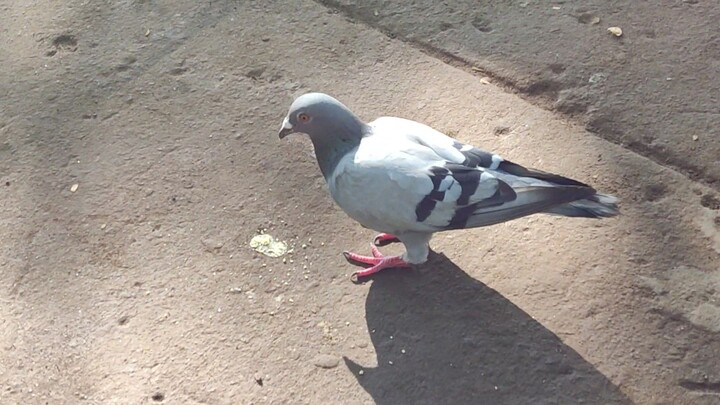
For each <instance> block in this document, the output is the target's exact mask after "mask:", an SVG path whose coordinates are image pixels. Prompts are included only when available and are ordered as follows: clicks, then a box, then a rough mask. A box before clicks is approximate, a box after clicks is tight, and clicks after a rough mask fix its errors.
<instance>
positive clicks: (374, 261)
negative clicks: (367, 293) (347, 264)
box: [343, 245, 410, 279]
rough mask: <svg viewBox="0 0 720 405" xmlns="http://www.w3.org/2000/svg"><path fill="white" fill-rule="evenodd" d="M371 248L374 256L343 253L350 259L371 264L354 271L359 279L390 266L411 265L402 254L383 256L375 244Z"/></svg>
mask: <svg viewBox="0 0 720 405" xmlns="http://www.w3.org/2000/svg"><path fill="white" fill-rule="evenodd" d="M371 249H372V257H370V256H360V255H358V254H355V253H350V252H344V253H343V254H344V255H345V258H346V259H347V260H348V261H351V262H356V263H361V264H369V265H371V267H368V268H367V269H363V270H358V271H356V272H355V273H353V275H352V276H353V278H355V279H357V278H360V277H367V276H369V275H372V274H375V273H377V272H379V271H380V270H384V269H389V268H399V267H410V263H408V262H406V261H405V260H403V258H402V256H383V254H382V253H380V250H378V248H377V247H376V246H375V245H372V246H371Z"/></svg>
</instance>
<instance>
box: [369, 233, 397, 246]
mask: <svg viewBox="0 0 720 405" xmlns="http://www.w3.org/2000/svg"><path fill="white" fill-rule="evenodd" d="M395 242H400V239H398V237H397V236H395V235H393V234H391V233H384V232H383V233H379V234H377V235H376V236H375V239H374V240H373V244H374V245H375V246H385V245H389V244H391V243H395Z"/></svg>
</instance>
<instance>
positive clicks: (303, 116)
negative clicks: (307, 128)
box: [297, 113, 310, 124]
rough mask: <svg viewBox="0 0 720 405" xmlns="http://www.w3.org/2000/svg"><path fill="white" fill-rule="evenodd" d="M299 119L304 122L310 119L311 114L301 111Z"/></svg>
mask: <svg viewBox="0 0 720 405" xmlns="http://www.w3.org/2000/svg"><path fill="white" fill-rule="evenodd" d="M297 119H298V121H300V122H301V123H303V124H304V123H306V122H308V121H310V116H309V115H307V114H305V113H300V114H298V116H297Z"/></svg>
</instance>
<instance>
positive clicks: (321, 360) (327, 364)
mask: <svg viewBox="0 0 720 405" xmlns="http://www.w3.org/2000/svg"><path fill="white" fill-rule="evenodd" d="M313 364H314V365H315V367H319V368H326V369H330V368H335V367H337V366H338V364H340V359H339V358H337V357H336V356H332V355H329V354H321V355H319V356H317V357H315V358H314V359H313Z"/></svg>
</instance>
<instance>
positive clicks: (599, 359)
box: [0, 0, 720, 405]
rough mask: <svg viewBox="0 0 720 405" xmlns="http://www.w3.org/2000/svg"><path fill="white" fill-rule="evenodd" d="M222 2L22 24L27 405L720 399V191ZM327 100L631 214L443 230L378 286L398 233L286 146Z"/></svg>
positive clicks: (19, 222)
mask: <svg viewBox="0 0 720 405" xmlns="http://www.w3.org/2000/svg"><path fill="white" fill-rule="evenodd" d="M198 3H199V2H191V1H184V2H178V1H126V2H93V3H85V2H80V1H70V2H63V4H59V3H57V2H47V1H44V0H38V1H35V2H33V1H27V2H2V3H0V30H1V31H0V32H2V38H3V40H2V41H0V57H1V58H2V60H1V62H2V63H1V65H0V97H2V99H1V100H0V102H1V103H2V109H1V110H0V187H1V188H2V193H1V194H0V196H1V198H2V204H1V205H0V238H2V239H1V240H2V243H1V244H0V268H1V269H2V270H1V271H2V273H1V274H2V277H0V403H2V404H6V403H7V404H16V403H17V404H20V403H22V404H66V403H67V404H76V403H87V404H138V403H168V404H370V403H377V404H438V403H447V404H470V403H472V404H525V403H527V404H530V403H532V404H557V403H560V404H576V403H591V404H629V403H638V404H668V405H669V404H681V403H682V404H690V403H692V404H718V403H720V362H718V361H717V359H718V358H720V302H719V300H720V270H719V269H718V267H719V266H718V262H719V260H720V258H719V256H720V220H719V219H718V209H719V208H720V200H719V199H718V197H717V194H716V193H714V192H713V190H711V189H709V188H707V187H706V186H703V185H702V184H701V183H697V182H693V181H691V180H689V179H688V178H687V177H686V176H684V175H683V174H680V173H679V172H676V171H673V170H671V169H669V168H667V167H664V166H661V165H658V164H657V163H654V162H653V161H652V160H650V159H647V158H645V157H642V156H640V155H638V154H636V153H634V152H631V151H629V150H627V149H624V148H623V147H621V146H618V145H616V144H614V143H611V142H608V141H606V140H603V139H601V138H598V137H595V136H591V135H589V134H588V133H587V132H586V131H585V129H584V127H583V126H582V125H579V124H577V123H576V122H575V121H572V122H570V121H565V120H564V119H563V118H562V117H559V116H558V115H556V114H555V113H553V112H549V111H547V110H543V109H541V108H539V107H537V106H534V105H532V104H530V103H528V102H527V101H525V100H524V99H522V98H520V97H518V96H517V95H514V94H511V93H508V92H507V91H505V90H504V89H501V88H499V87H496V86H495V85H493V84H483V83H482V82H481V81H480V80H478V77H477V76H475V75H473V74H470V73H468V72H466V71H464V70H462V69H457V68H454V67H452V66H449V65H447V64H445V63H443V62H442V61H441V60H438V59H436V58H433V57H431V56H428V55H427V54H425V53H423V52H421V51H419V50H417V49H415V48H414V47H413V46H411V45H409V44H406V43H404V42H401V41H399V40H396V39H391V38H389V37H388V36H386V35H384V34H382V33H380V32H378V31H376V30H374V29H372V28H370V27H368V26H367V25H365V24H360V23H357V22H355V21H353V20H352V19H348V18H347V17H346V16H344V15H342V14H341V13H337V12H336V11H333V10H329V9H327V8H325V7H324V6H322V5H320V4H318V3H315V2H312V1H300V2H291V1H257V2H243V3H240V2H230V1H226V2H213V3H212V4H198ZM310 90H320V91H325V92H329V93H332V94H334V95H336V96H337V97H338V98H340V99H341V100H343V101H344V102H345V103H346V104H348V105H349V106H351V107H352V108H353V109H354V110H355V111H356V112H357V113H358V114H359V115H361V116H362V117H364V118H366V119H368V120H369V119H372V118H374V117H376V116H378V115H385V114H387V115H398V116H403V117H407V118H412V119H416V120H420V121H423V122H426V123H429V124H431V125H433V126H434V127H436V128H438V129H440V130H443V131H445V132H447V133H450V134H453V135H455V136H457V137H458V138H460V139H462V140H463V141H466V142H470V143H473V144H475V145H478V146H482V147H485V148H488V149H492V150H495V151H498V152H500V153H502V154H503V155H505V156H506V157H508V158H511V159H512V160H515V161H517V162H519V163H524V164H527V165H530V166H537V167H542V168H543V169H546V170H549V171H555V172H559V173H563V174H566V175H571V176H573V177H576V178H578V179H581V180H585V181H589V182H592V183H593V184H595V185H596V186H597V187H598V188H600V189H602V190H603V191H606V192H610V193H615V194H617V195H618V196H619V197H620V198H622V200H623V213H624V215H623V216H621V217H619V218H615V219H611V220H607V221H602V222H600V221H589V220H571V219H564V218H552V217H543V216H535V217H531V218H525V219H521V220H517V221H514V222H511V223H507V224H501V225H498V226H494V227H491V228H485V229H475V230H470V231H463V232H452V233H447V234H442V235H438V236H437V237H436V238H435V240H434V241H433V244H432V246H433V248H434V250H435V252H437V253H436V254H434V255H433V256H432V259H431V261H430V262H429V263H428V264H427V265H425V266H423V267H421V268H420V269H417V270H412V271H403V270H398V271H388V272H386V273H384V274H380V275H379V276H377V277H375V278H373V279H372V280H371V281H369V282H367V283H365V284H362V285H355V284H352V283H351V282H350V281H349V275H350V273H351V272H352V271H353V269H354V268H353V267H352V266H350V265H348V264H347V263H345V261H344V259H343V257H342V255H341V254H340V252H341V251H342V250H344V249H352V250H355V251H358V252H362V251H364V250H366V249H368V245H369V242H370V240H371V238H372V233H370V232H369V231H367V230H364V229H362V228H361V227H360V226H358V225H357V224H354V223H353V222H352V221H351V220H350V219H348V218H347V217H346V216H345V215H344V214H343V213H342V212H340V211H339V210H338V209H337V208H335V207H334V206H333V204H332V202H331V201H330V198H329V197H328V196H327V193H326V191H325V190H324V184H323V181H322V179H321V176H320V175H319V171H318V169H317V167H316V165H315V162H314V159H313V157H312V152H311V148H310V146H309V144H308V142H307V141H306V140H304V139H302V138H301V137H296V138H291V139H287V140H286V141H284V142H281V141H279V140H277V128H278V127H279V125H280V121H281V120H282V117H283V115H284V114H285V112H286V109H287V107H288V105H289V103H290V101H291V100H292V99H293V97H294V96H296V95H299V94H301V93H304V92H306V91H310ZM74 185H77V188H75V187H73V186H74ZM73 190H74V191H73ZM259 230H266V231H267V232H268V233H270V234H272V235H274V236H276V237H278V238H281V239H283V240H286V241H288V243H289V244H290V245H291V246H292V247H293V248H294V251H293V253H291V254H288V255H286V256H285V257H284V259H285V260H283V258H268V257H265V256H263V255H260V254H258V253H256V252H254V251H253V250H252V249H251V248H250V247H249V241H250V239H251V238H252V237H253V236H254V235H256V234H257V233H258V231H259ZM303 245H305V247H304V248H303ZM394 249H397V247H391V248H387V249H386V251H392V250H394Z"/></svg>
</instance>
